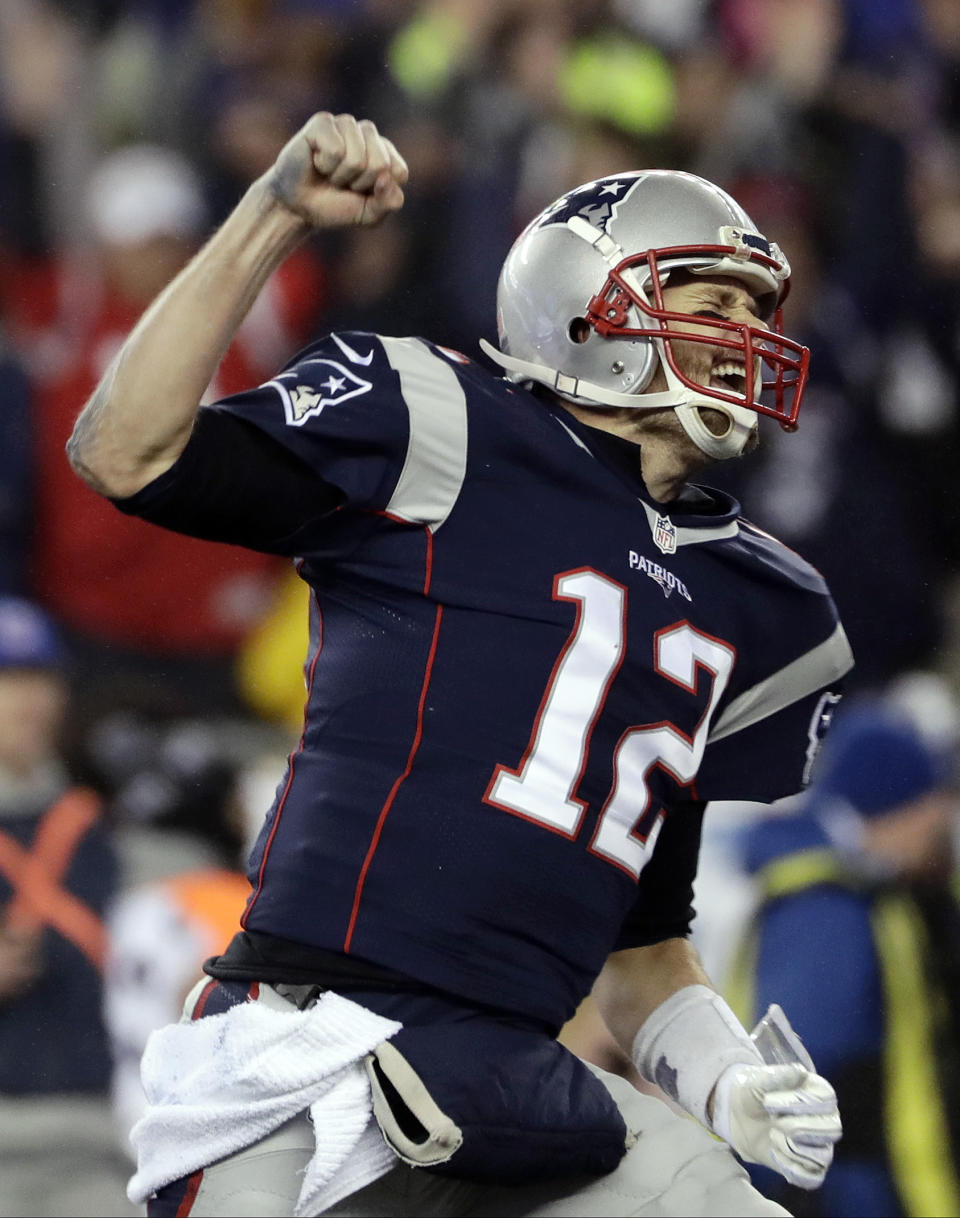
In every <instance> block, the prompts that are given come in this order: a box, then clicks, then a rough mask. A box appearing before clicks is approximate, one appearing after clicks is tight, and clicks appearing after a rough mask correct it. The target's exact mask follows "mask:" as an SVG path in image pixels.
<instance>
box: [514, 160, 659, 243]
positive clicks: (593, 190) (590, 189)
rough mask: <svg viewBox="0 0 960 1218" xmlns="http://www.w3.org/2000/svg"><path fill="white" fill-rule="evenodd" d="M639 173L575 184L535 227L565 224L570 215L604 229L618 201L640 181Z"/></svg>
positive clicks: (625, 196)
mask: <svg viewBox="0 0 960 1218" xmlns="http://www.w3.org/2000/svg"><path fill="white" fill-rule="evenodd" d="M640 176H641V175H640V174H638V173H625V174H619V175H617V176H616V177H611V178H600V179H599V180H598V181H596V182H588V183H587V185H586V186H578V187H577V189H576V190H571V191H570V193H569V194H567V195H564V196H563V198H562V199H558V200H557V201H556V203H554V205H553V207H551V208H550V209H549V210H548V211H546V212H545V213H544V214H543V215H542V216H541V217H540V220H539V221H538V223H537V228H545V227H546V226H547V225H549V224H566V222H567V221H568V220H569V219H570V218H571V217H572V216H581V217H582V218H583V219H584V220H586V221H587V223H588V224H592V225H593V227H594V228H599V229H600V230H601V231H602V232H606V231H607V225H608V224H609V223H610V221H611V220H612V219H613V217H614V216H615V215H616V214H617V209H618V207H619V204H621V203H622V202H623V200H624V199H626V198H627V197H628V196H629V195H630V193H631V191H632V190H633V188H634V187H635V186H636V185H637V183H638V181H639V180H640Z"/></svg>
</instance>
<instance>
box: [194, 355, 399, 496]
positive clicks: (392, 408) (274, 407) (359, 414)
mask: <svg viewBox="0 0 960 1218" xmlns="http://www.w3.org/2000/svg"><path fill="white" fill-rule="evenodd" d="M349 337H350V339H351V341H352V342H353V343H355V344H356V347H354V346H352V345H351V344H350V343H348V342H347V341H346V338H345V337H340V336H339V335H329V336H328V337H327V338H325V339H322V340H321V341H319V342H317V343H314V344H313V345H312V346H311V347H308V348H307V349H306V350H305V351H303V352H301V354H300V355H299V356H298V357H297V358H296V359H295V361H294V362H293V363H292V364H290V365H289V366H288V367H287V368H285V369H284V370H283V371H282V372H280V373H278V374H277V375H276V376H275V377H273V379H271V380H269V381H267V382H265V383H264V384H263V385H260V386H258V387H257V388H256V389H251V390H247V391H245V392H243V393H238V394H234V395H232V396H231V397H228V398H223V399H222V400H221V401H219V402H217V403H215V404H214V406H213V409H215V410H217V411H220V412H223V413H226V414H230V415H233V416H235V417H236V418H238V419H243V420H244V421H245V422H247V423H248V424H250V425H252V426H253V427H255V428H257V429H258V430H259V431H260V432H262V433H263V434H264V435H265V436H266V437H269V439H270V440H271V441H273V442H274V443H276V444H278V445H280V446H281V447H282V448H283V449H285V450H286V451H287V452H289V453H291V454H293V455H294V456H295V457H296V458H297V459H298V460H299V461H300V463H301V464H302V465H303V466H304V467H305V468H306V469H307V470H308V471H309V472H310V473H311V474H312V475H313V477H314V478H316V479H317V481H318V483H322V484H324V485H328V486H335V487H337V488H338V490H339V491H340V493H341V495H342V497H343V504H344V505H345V506H348V507H355V508H372V509H383V508H386V507H387V504H388V503H389V502H390V499H391V496H392V494H393V491H394V489H395V488H396V485H397V482H398V481H399V479H400V475H401V472H402V470H403V466H404V462H405V459H406V455H407V445H408V440H409V412H408V410H407V405H406V401H405V399H404V395H403V392H402V389H401V386H400V380H399V377H398V375H397V373H396V371H395V369H394V368H393V367H392V365H391V363H390V360H389V358H388V357H387V350H386V347H385V345H384V342H382V341H381V340H380V339H378V338H376V337H375V336H374V335H350V336H349ZM407 341H410V340H407Z"/></svg>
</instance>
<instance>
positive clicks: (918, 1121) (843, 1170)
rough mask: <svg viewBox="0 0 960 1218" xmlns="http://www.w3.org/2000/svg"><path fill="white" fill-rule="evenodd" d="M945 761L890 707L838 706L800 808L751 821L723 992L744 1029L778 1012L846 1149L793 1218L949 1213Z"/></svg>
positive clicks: (796, 1198)
mask: <svg viewBox="0 0 960 1218" xmlns="http://www.w3.org/2000/svg"><path fill="white" fill-rule="evenodd" d="M951 769H952V766H951V765H950V759H949V758H948V757H947V756H945V755H944V754H943V753H942V752H940V751H938V750H936V749H934V748H933V747H932V746H931V745H930V744H928V743H926V742H925V740H924V739H923V737H922V736H921V735H920V734H919V732H918V731H917V729H916V728H915V727H914V726H913V725H912V724H911V723H910V721H909V720H908V719H907V718H906V716H905V715H904V714H903V713H902V712H898V711H896V710H894V709H892V707H891V705H890V704H889V703H888V702H884V701H879V700H878V701H874V700H872V699H871V700H864V701H862V702H860V703H859V704H858V703H851V704H850V705H849V706H847V707H843V708H841V709H840V711H839V712H838V714H837V722H836V725H835V727H834V728H833V730H832V732H831V734H830V736H829V737H828V740H827V743H826V745H825V747H824V750H823V753H822V755H821V758H820V759H819V762H818V765H817V767H816V769H815V773H814V781H813V783H812V785H811V786H810V788H809V789H808V791H807V792H806V793H805V795H804V796H802V797H801V798H800V800H799V801H798V803H797V805H796V807H794V808H792V809H790V810H788V811H785V812H781V813H780V814H779V815H773V816H768V817H765V818H762V819H760V820H758V821H756V822H755V823H754V824H752V825H751V826H750V827H749V828H748V829H747V830H746V831H745V832H744V834H743V839H742V852H743V859H744V861H745V865H746V868H747V871H748V873H749V874H750V876H751V877H752V878H753V880H754V881H755V883H756V885H757V889H758V902H757V904H756V905H755V907H754V908H753V909H752V910H751V911H750V913H749V914H748V915H747V918H746V922H745V925H747V926H748V927H749V929H748V930H747V931H746V937H745V940H744V942H743V945H742V947H741V949H740V952H739V955H738V963H737V964H736V965H735V967H734V972H733V976H732V978H731V986H730V996H731V998H732V1000H733V1004H734V1006H735V1007H737V1008H738V1013H739V1014H740V1015H741V1016H742V1017H743V1018H745V1019H747V1020H749V1019H750V1018H751V1017H755V1016H759V1015H760V1014H762V1013H763V1012H764V1010H765V1009H766V1007H767V1005H768V1004H769V1003H772V1002H776V1003H780V1004H781V1005H782V1006H783V1007H784V1008H785V1009H786V1010H787V1011H789V1014H790V1020H791V1023H792V1024H793V1026H794V1029H795V1030H796V1032H797V1033H798V1034H799V1035H800V1037H801V1038H802V1040H803V1041H804V1043H805V1045H806V1046H807V1048H808V1050H809V1052H810V1054H811V1055H812V1056H813V1057H814V1059H815V1060H816V1062H817V1063H818V1066H819V1067H820V1068H821V1069H823V1070H824V1071H825V1072H826V1073H827V1074H828V1076H829V1077H830V1079H831V1081H832V1082H833V1084H834V1086H835V1088H836V1091H837V1096H838V1099H839V1103H840V1106H841V1111H842V1112H843V1113H844V1118H845V1120H844V1139H843V1142H842V1143H841V1144H840V1146H839V1147H838V1148H837V1154H836V1157H835V1159H834V1162H833V1165H832V1167H831V1169H830V1171H829V1172H828V1173H827V1178H826V1181H825V1183H824V1185H823V1187H822V1188H821V1189H820V1190H819V1192H817V1193H816V1194H812V1195H809V1196H804V1197H801V1196H800V1194H798V1193H797V1192H796V1191H795V1190H791V1189H789V1188H787V1187H786V1186H781V1182H779V1181H775V1180H774V1179H773V1178H772V1176H770V1174H769V1173H764V1177H765V1178H764V1179H763V1180H762V1187H763V1188H764V1190H765V1191H767V1192H768V1193H769V1194H770V1195H771V1196H776V1197H777V1198H778V1200H780V1201H781V1203H782V1204H783V1205H785V1206H787V1207H788V1208H789V1209H790V1210H791V1212H792V1213H802V1214H811V1215H813V1214H816V1215H824V1216H827V1215H830V1216H831V1218H854V1216H857V1215H863V1214H871V1215H878V1216H890V1218H900V1216H905V1215H909V1216H911V1218H919V1216H921V1215H940V1214H954V1213H957V1212H960V1176H958V1169H960V1156H958V1153H957V1129H958V1117H960V998H958V995H960V948H958V945H960V908H958V905H957V900H956V896H955V890H954V886H953V885H954V878H955V851H954V844H955V838H956V831H957V796H956V791H955V789H954V788H953V785H952V777H953V776H952V773H951Z"/></svg>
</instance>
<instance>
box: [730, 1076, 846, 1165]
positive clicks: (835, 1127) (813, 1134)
mask: <svg viewBox="0 0 960 1218" xmlns="http://www.w3.org/2000/svg"><path fill="white" fill-rule="evenodd" d="M713 1129H714V1132H715V1133H717V1134H719V1135H720V1137H722V1138H723V1139H724V1140H725V1141H726V1142H729V1144H730V1145H731V1146H732V1147H733V1149H734V1150H735V1151H736V1152H737V1154H738V1155H739V1156H740V1157H741V1158H742V1159H744V1160H745V1161H746V1162H747V1163H760V1164H763V1165H764V1166H765V1167H772V1168H773V1169H774V1171H778V1172H779V1173H780V1175H781V1176H783V1178H784V1179H785V1180H787V1181H788V1182H789V1183H790V1184H795V1185H797V1186H798V1187H799V1188H805V1189H812V1188H819V1187H820V1185H821V1184H822V1183H823V1178H824V1176H825V1175H826V1174H827V1168H828V1167H829V1166H830V1163H831V1161H832V1160H833V1146H834V1143H835V1142H838V1141H839V1140H840V1137H841V1136H842V1133H843V1129H842V1127H841V1124H840V1113H839V1110H838V1109H837V1097H836V1094H835V1093H834V1090H833V1088H832V1087H831V1086H830V1084H829V1083H828V1082H827V1080H826V1079H825V1078H821V1077H820V1075H819V1074H814V1073H812V1072H811V1071H809V1070H807V1069H805V1068H804V1067H803V1066H800V1065H787V1066H749V1065H743V1064H740V1063H734V1064H733V1065H732V1066H728V1067H727V1069H726V1070H724V1072H723V1073H722V1074H721V1075H720V1078H719V1079H718V1080H717V1085H716V1089H715V1091H714V1100H713Z"/></svg>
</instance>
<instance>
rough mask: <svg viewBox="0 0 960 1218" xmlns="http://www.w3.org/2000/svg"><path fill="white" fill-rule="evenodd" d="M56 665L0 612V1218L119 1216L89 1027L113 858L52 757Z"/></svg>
mask: <svg viewBox="0 0 960 1218" xmlns="http://www.w3.org/2000/svg"><path fill="white" fill-rule="evenodd" d="M65 708H66V685H65V680H64V655H63V651H62V648H61V644H60V641H59V639H58V638H57V636H56V634H55V631H54V628H53V625H52V623H51V622H50V620H49V619H48V618H47V617H46V616H45V615H44V614H43V613H42V612H41V611H40V610H39V609H37V608H36V607H35V606H34V605H32V604H30V603H29V602H27V601H24V600H20V599H17V598H10V597H4V598H2V599H0V1162H2V1164H3V1167H2V1186H0V1214H2V1215H4V1216H11V1218H12V1216H13V1215H24V1216H26V1215H50V1216H53V1215H64V1214H75V1215H85V1216H90V1218H96V1216H98V1215H99V1216H106V1215H126V1214H132V1213H134V1212H135V1211H134V1209H133V1208H132V1207H131V1206H130V1205H129V1203H128V1202H127V1200H126V1196H125V1192H124V1164H123V1159H122V1156H121V1155H120V1154H119V1151H118V1149H117V1145H116V1133H115V1129H114V1125H113V1120H112V1114H111V1110H110V1102H109V1085H110V1072H111V1063H110V1050H109V1045H108V1041H107V1034H106V1029H105V1027H104V1023H103V1018H102V1014H101V1002H102V994H103V989H102V973H103V965H104V959H105V955H106V945H107V932H106V928H105V925H104V917H105V915H106V911H107V908H108V905H109V902H110V900H111V898H112V897H113V894H114V891H115V884H116V856H115V853H114V850H113V847H112V844H111V842H110V839H109V836H108V834H107V831H106V829H105V827H104V825H103V823H102V821H101V819H100V806H99V802H98V800H97V798H96V797H95V796H94V795H93V794H92V792H90V791H86V790H82V789H79V788H76V787H72V786H71V784H70V781H69V779H68V777H67V775H66V773H65V772H64V768H63V765H62V763H61V761H60V759H59V756H58V751H57V738H58V732H59V728H60V724H61V720H62V717H63V715H64V712H65Z"/></svg>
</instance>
